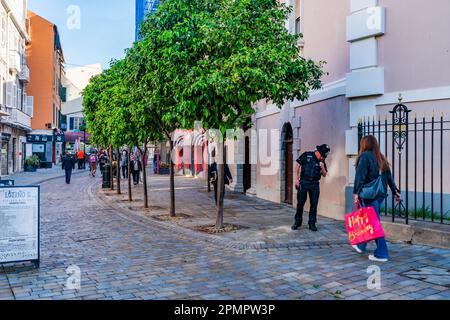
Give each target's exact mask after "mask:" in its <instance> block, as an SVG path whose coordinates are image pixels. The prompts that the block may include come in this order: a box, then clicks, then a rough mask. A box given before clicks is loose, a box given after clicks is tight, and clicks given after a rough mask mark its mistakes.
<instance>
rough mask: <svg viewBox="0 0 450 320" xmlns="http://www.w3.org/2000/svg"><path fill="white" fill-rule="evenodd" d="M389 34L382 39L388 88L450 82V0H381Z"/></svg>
mask: <svg viewBox="0 0 450 320" xmlns="http://www.w3.org/2000/svg"><path fill="white" fill-rule="evenodd" d="M380 5H381V6H383V7H386V9H387V11H386V34H385V35H384V36H382V37H380V38H379V40H378V57H379V64H380V66H381V67H384V68H385V88H386V92H392V91H401V90H413V89H421V88H432V87H440V86H448V85H450V77H449V74H450V63H449V62H450V36H449V35H448V31H449V30H450V19H449V16H450V5H449V2H448V0H429V1H422V0H397V1H392V0H380Z"/></svg>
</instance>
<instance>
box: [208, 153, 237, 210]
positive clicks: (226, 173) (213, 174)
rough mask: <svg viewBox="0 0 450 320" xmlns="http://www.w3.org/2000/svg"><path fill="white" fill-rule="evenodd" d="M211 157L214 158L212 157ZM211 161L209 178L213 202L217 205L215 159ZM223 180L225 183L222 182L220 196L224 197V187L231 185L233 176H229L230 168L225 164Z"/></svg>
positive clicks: (216, 167) (216, 166)
mask: <svg viewBox="0 0 450 320" xmlns="http://www.w3.org/2000/svg"><path fill="white" fill-rule="evenodd" d="M213 154H214V153H213ZM212 157H214V155H213V156H212ZM213 161H214V162H213V164H212V165H211V168H210V170H211V174H210V177H211V182H212V183H213V186H214V200H215V202H216V205H217V191H218V186H217V183H218V179H217V178H218V165H217V162H216V161H215V159H213ZM224 178H225V181H224V184H223V188H222V194H223V196H224V197H225V185H230V184H231V183H233V176H232V175H231V171H230V168H229V167H228V164H226V163H225V164H224Z"/></svg>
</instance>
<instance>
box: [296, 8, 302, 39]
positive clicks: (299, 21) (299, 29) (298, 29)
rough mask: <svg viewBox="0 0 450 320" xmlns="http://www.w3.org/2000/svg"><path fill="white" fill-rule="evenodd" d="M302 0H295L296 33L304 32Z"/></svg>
mask: <svg viewBox="0 0 450 320" xmlns="http://www.w3.org/2000/svg"><path fill="white" fill-rule="evenodd" d="M301 5H302V2H301V0H295V33H296V34H299V33H302V19H301V14H302V10H301V9H302V7H301Z"/></svg>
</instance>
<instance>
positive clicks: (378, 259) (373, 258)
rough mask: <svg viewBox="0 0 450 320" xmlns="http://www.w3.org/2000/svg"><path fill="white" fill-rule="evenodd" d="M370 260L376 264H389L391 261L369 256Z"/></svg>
mask: <svg viewBox="0 0 450 320" xmlns="http://www.w3.org/2000/svg"><path fill="white" fill-rule="evenodd" d="M369 260H371V261H375V262H388V261H389V259H388V258H377V257H375V256H374V255H372V254H371V255H369Z"/></svg>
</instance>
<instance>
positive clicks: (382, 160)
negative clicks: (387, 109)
mask: <svg viewBox="0 0 450 320" xmlns="http://www.w3.org/2000/svg"><path fill="white" fill-rule="evenodd" d="M360 145H361V146H360V150H359V156H358V158H357V160H356V174H355V182H354V187H353V194H354V202H355V206H360V205H362V206H363V207H373V208H374V209H375V212H376V213H377V216H378V219H379V220H380V222H381V216H380V207H381V204H382V203H383V201H384V199H385V198H386V197H387V186H388V185H389V188H390V189H391V191H392V194H393V195H394V198H395V200H396V201H397V202H401V201H402V196H401V194H400V190H399V189H398V188H397V186H396V184H395V182H394V179H393V177H392V174H391V169H390V164H389V162H388V161H387V159H386V157H385V156H384V155H383V154H382V153H381V151H380V146H379V144H378V141H377V139H376V138H375V137H374V136H373V135H368V136H365V137H363V138H362V139H361V143H360ZM380 177H381V181H382V182H383V183H382V185H383V188H384V189H383V190H382V192H381V194H378V195H377V196H376V198H375V199H364V198H362V197H363V196H364V194H363V193H362V191H363V188H364V187H365V186H366V187H368V185H369V184H370V183H371V182H373V181H374V180H377V179H379V178H380ZM375 243H376V245H377V248H376V250H375V252H374V254H373V255H369V259H370V260H372V261H378V262H387V261H388V260H389V252H388V247H387V243H386V239H385V238H378V239H375ZM352 247H353V249H354V250H355V251H356V252H358V253H363V252H365V251H366V248H367V243H362V244H359V245H355V246H352Z"/></svg>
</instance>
